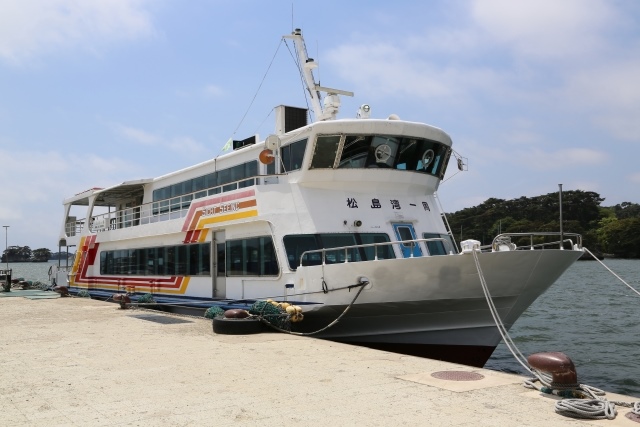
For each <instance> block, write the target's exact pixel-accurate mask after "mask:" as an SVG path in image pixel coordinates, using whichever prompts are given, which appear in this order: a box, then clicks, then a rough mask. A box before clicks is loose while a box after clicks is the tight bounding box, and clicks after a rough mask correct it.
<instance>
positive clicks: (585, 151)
mask: <svg viewBox="0 0 640 427" xmlns="http://www.w3.org/2000/svg"><path fill="white" fill-rule="evenodd" d="M515 158H516V159H519V160H518V161H519V162H521V165H522V167H526V168H529V169H534V170H567V169H575V168H579V167H582V166H592V165H598V164H602V163H606V162H608V161H609V155H608V154H607V153H605V152H602V151H598V150H592V149H590V148H566V149H562V150H556V151H545V150H542V149H540V148H533V149H531V150H526V151H519V152H517V153H516V154H515Z"/></svg>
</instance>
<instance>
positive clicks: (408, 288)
mask: <svg viewBox="0 0 640 427" xmlns="http://www.w3.org/2000/svg"><path fill="white" fill-rule="evenodd" d="M581 254H582V252H581V251H572V250H562V251H561V250H540V251H512V252H492V253H481V254H478V256H479V260H480V264H481V268H482V270H483V273H484V277H485V279H486V282H487V285H488V287H489V291H490V293H491V296H492V299H493V301H494V304H495V306H496V307H497V309H498V312H499V315H500V317H501V319H502V321H503V322H504V324H505V326H506V327H507V328H510V327H511V326H512V325H513V323H514V322H515V321H516V320H517V319H518V317H519V316H520V315H521V314H522V313H523V312H524V311H525V310H526V309H527V307H529V306H530V305H531V303H532V302H533V301H534V300H535V299H536V298H537V297H538V296H539V295H540V294H542V293H543V292H544V291H545V290H546V289H547V288H548V287H549V286H551V285H552V284H553V283H554V282H555V281H556V279H557V278H558V277H559V276H560V275H561V274H562V273H563V272H564V271H565V270H566V269H567V268H568V267H569V266H570V265H571V264H572V263H573V262H574V261H575V260H576V259H577V258H578V257H579V256H580V255H581ZM309 269H313V270H319V269H320V270H321V269H322V267H320V266H318V267H310V268H309ZM305 270H306V269H305ZM312 274H313V273H312V272H311V271H309V276H311V275H312ZM317 276H318V275H317V274H316V277H317ZM359 276H366V277H367V278H368V279H369V280H370V283H371V285H370V286H369V287H367V288H366V289H365V290H364V291H363V292H362V293H361V295H360V296H359V297H358V299H357V301H356V303H355V304H354V305H353V307H352V308H351V309H350V310H349V312H348V314H347V315H346V316H345V317H344V318H343V319H342V320H341V321H340V322H339V323H338V324H336V325H335V326H333V327H332V328H330V329H329V330H327V331H325V332H322V333H320V334H318V336H319V337H322V338H329V339H334V340H340V341H345V342H353V343H364V344H372V345H376V344H379V345H384V348H387V349H390V350H393V349H394V345H397V347H396V348H397V349H399V350H402V351H406V348H407V347H406V346H415V347H416V348H415V351H414V352H415V353H418V354H419V353H421V351H420V349H419V347H420V346H424V347H425V349H426V350H425V351H426V353H428V354H430V355H433V354H437V352H438V351H437V347H443V348H448V347H449V346H459V348H460V351H461V352H467V351H469V349H471V348H474V347H480V348H484V349H486V351H485V353H486V352H487V351H488V352H489V353H488V354H489V355H490V352H491V351H493V349H494V348H495V347H496V346H497V345H498V343H499V342H500V340H501V337H500V334H499V332H498V330H497V328H496V326H495V323H494V321H493V318H492V316H491V313H490V311H489V308H488V305H487V301H486V299H485V297H484V294H483V291H482V287H481V284H480V280H479V275H478V271H477V269H476V266H475V263H474V260H473V257H472V256H471V254H467V255H457V256H443V257H430V258H408V259H403V260H394V261H393V262H390V261H374V262H371V263H352V264H349V265H326V266H324V277H325V281H326V282H327V283H336V284H339V285H340V286H344V285H346V284H348V283H349V282H348V281H347V283H345V279H346V278H352V280H351V282H353V283H356V281H355V280H356V279H357V278H358V277H359ZM329 289H331V287H330V288H329ZM356 290H357V288H354V289H352V290H351V291H350V292H349V291H346V290H342V291H338V292H332V293H330V294H328V295H327V301H326V303H325V305H323V306H320V307H318V308H317V309H315V310H312V311H311V312H309V313H308V315H307V318H308V319H309V321H307V320H306V319H305V322H304V323H305V325H304V330H306V331H310V330H312V329H313V328H317V329H319V328H320V327H322V326H323V325H326V324H328V323H330V322H331V321H332V320H334V319H335V318H336V317H337V316H338V315H339V314H340V313H341V312H342V311H343V310H344V309H345V308H346V306H347V305H348V304H349V303H350V302H351V301H352V300H353V297H354V296H355V292H356ZM338 299H341V300H342V301H340V302H339V301H338ZM429 347H432V348H429ZM465 347H467V348H468V349H467V350H463V348H465ZM466 356H469V355H466ZM483 357H484V356H480V359H482V358H483ZM487 357H488V356H487ZM447 359H451V357H447ZM484 361H486V359H485V360H483V361H481V362H480V361H478V362H475V363H470V364H477V365H482V364H484ZM468 363H469V362H468Z"/></svg>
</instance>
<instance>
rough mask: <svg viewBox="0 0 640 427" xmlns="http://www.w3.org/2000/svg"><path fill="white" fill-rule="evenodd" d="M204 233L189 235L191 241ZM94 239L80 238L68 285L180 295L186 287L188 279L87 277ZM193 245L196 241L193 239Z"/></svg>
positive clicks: (95, 249) (93, 253)
mask: <svg viewBox="0 0 640 427" xmlns="http://www.w3.org/2000/svg"><path fill="white" fill-rule="evenodd" d="M206 235H207V232H206V230H205V232H202V233H201V232H200V231H197V232H196V233H191V236H192V237H191V238H192V239H201V238H202V239H203V240H204V239H205V238H206ZM96 237H97V236H85V237H82V238H81V239H80V244H79V245H78V248H79V250H78V251H77V252H76V257H75V260H74V262H73V267H72V269H71V274H70V277H69V284H70V285H71V286H73V287H79V288H86V289H95V288H99V289H105V290H114V291H123V290H125V289H126V290H130V291H132V292H150V293H163V294H184V293H185V292H186V291H187V287H188V286H189V277H182V276H170V277H161V278H157V277H156V278H153V277H122V276H89V275H88V274H87V270H88V268H89V266H92V265H94V263H95V259H96V256H97V253H98V247H99V246H100V244H99V243H96ZM193 241H194V242H195V241H196V240H193Z"/></svg>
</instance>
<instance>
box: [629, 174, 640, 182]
mask: <svg viewBox="0 0 640 427" xmlns="http://www.w3.org/2000/svg"><path fill="white" fill-rule="evenodd" d="M629 181H631V182H632V183H633V184H640V172H636V173H633V174H631V175H629Z"/></svg>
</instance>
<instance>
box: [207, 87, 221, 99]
mask: <svg viewBox="0 0 640 427" xmlns="http://www.w3.org/2000/svg"><path fill="white" fill-rule="evenodd" d="M223 93H224V91H223V90H222V88H221V87H220V86H216V85H207V86H205V88H204V94H205V96H207V97H210V98H217V97H219V96H220V95H222V94H223Z"/></svg>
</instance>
